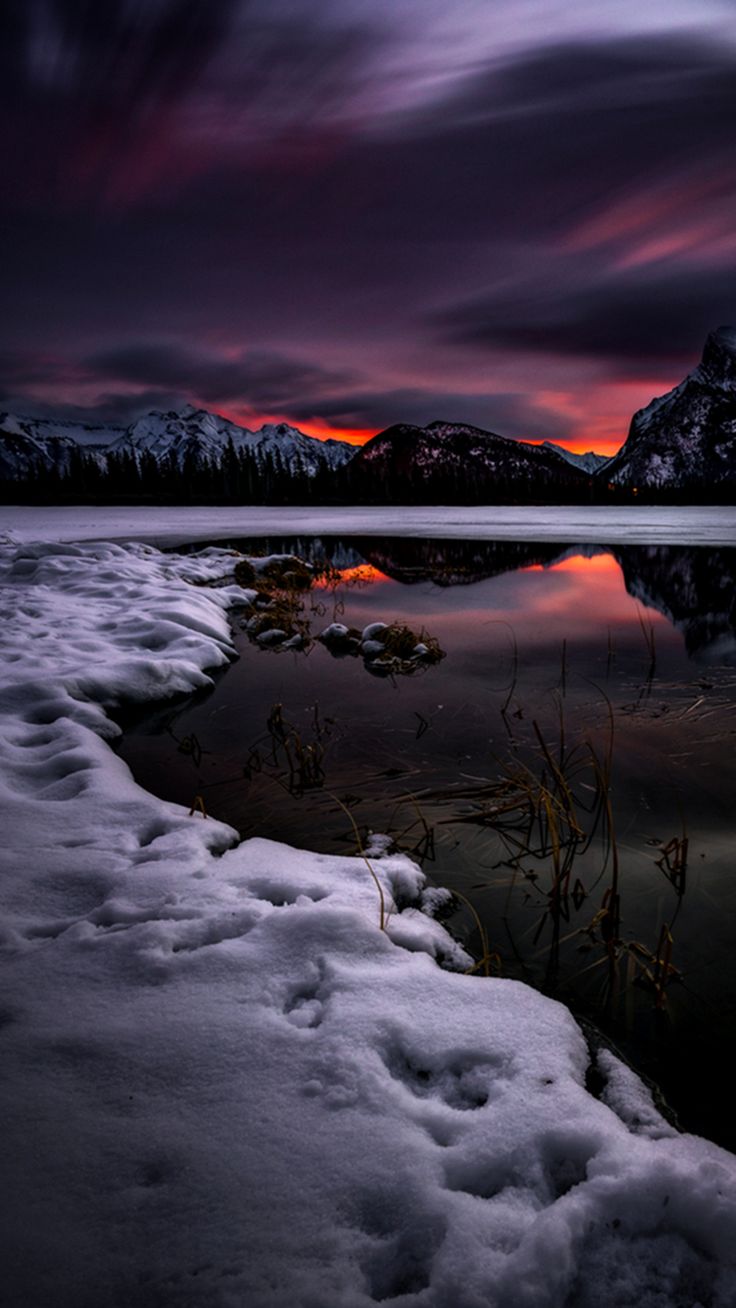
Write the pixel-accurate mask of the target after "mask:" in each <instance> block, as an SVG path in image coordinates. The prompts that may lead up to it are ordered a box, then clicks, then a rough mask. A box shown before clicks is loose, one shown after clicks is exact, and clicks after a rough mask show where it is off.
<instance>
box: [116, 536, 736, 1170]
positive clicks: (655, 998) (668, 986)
mask: <svg viewBox="0 0 736 1308" xmlns="http://www.w3.org/2000/svg"><path fill="white" fill-rule="evenodd" d="M230 543H235V544H237V545H239V546H240V547H241V548H242V549H243V550H244V551H246V552H248V553H252V554H255V553H268V552H294V553H297V554H300V555H301V556H302V557H307V558H311V559H312V560H315V561H321V560H325V559H327V560H329V561H330V562H331V563H332V564H333V566H334V567H336V568H337V569H339V570H340V577H339V578H338V577H334V576H333V578H332V582H331V584H330V585H329V586H326V587H324V586H323V587H318V588H315V589H314V590H312V591H311V592H309V593H308V594H306V595H305V596H304V597H303V606H304V607H303V612H302V618H303V620H304V621H305V622H308V623H309V624H310V629H311V631H312V633H313V634H314V635H316V634H317V632H319V631H320V630H321V629H322V628H323V627H325V626H326V625H327V624H328V623H329V622H330V621H332V620H333V618H336V619H337V620H338V621H341V622H344V623H346V624H348V625H353V626H355V627H357V628H362V627H363V626H365V625H366V624H367V623H369V622H373V621H377V620H381V621H385V622H391V621H394V620H400V621H402V622H405V623H407V624H408V625H409V626H410V627H411V628H412V629H413V630H414V631H415V632H417V633H420V632H421V631H422V630H424V631H425V632H427V633H429V634H431V635H432V636H434V637H436V638H437V639H438V640H439V643H440V645H441V647H442V649H443V650H444V651H445V653H446V657H445V658H444V659H443V660H442V661H441V662H440V663H439V664H438V665H436V666H431V667H426V668H419V669H417V670H416V671H415V672H414V673H413V675H396V676H393V677H382V678H379V677H377V676H375V675H372V674H371V672H370V671H369V670H368V669H367V668H366V666H365V664H364V662H363V660H362V658H359V657H343V658H337V657H332V656H331V654H330V653H329V652H328V650H327V649H326V648H324V647H323V646H322V645H320V644H319V643H318V642H315V643H314V644H312V645H311V646H310V647H309V648H308V649H307V651H306V652H302V653H291V652H278V651H275V650H269V649H263V648H259V647H257V646H256V645H254V644H252V643H251V642H250V640H249V639H248V637H247V636H246V635H245V634H244V633H241V634H240V635H239V636H238V649H239V652H240V659H239V661H238V663H236V664H235V665H234V666H233V667H232V668H231V669H229V670H228V671H227V672H226V673H225V674H224V675H222V676H220V677H219V679H218V682H217V686H216V688H215V689H214V691H212V692H211V693H210V694H209V695H206V696H204V697H199V698H197V699H195V700H189V701H187V702H186V703H185V704H183V705H178V706H176V707H174V708H172V707H171V706H170V705H169V706H167V707H165V708H164V709H162V710H161V711H160V712H159V713H157V714H153V715H150V716H148V717H147V718H146V719H144V720H139V721H137V722H136V723H132V724H129V725H128V729H127V731H126V734H125V738H124V741H123V744H122V746H121V753H122V755H123V757H124V758H125V759H126V760H127V761H128V763H129V764H130V766H131V768H132V770H133V772H134V773H135V775H136V777H137V778H138V779H139V780H140V781H141V782H142V784H144V785H145V786H146V787H148V788H149V789H151V790H153V791H154V792H156V793H158V794H160V795H162V796H164V797H165V798H167V799H174V800H177V801H179V802H181V803H186V804H189V803H190V802H191V801H192V799H193V797H194V795H195V794H200V795H202V797H203V798H204V802H205V805H206V808H207V811H208V812H209V813H211V814H213V815H214V816H216V817H218V818H222V819H223V820H224V821H227V822H230V823H232V825H234V826H236V827H237V828H238V829H239V830H240V831H241V833H242V834H243V835H244V836H248V835H253V834H258V835H265V836H270V837H273V838H274V839H278V840H284V841H287V842H289V843H291V844H294V845H297V846H306V847H310V848H316V849H320V850H323V851H326V852H345V851H350V852H354V850H355V836H354V832H353V829H352V826H351V824H350V822H349V821H348V819H347V818H346V815H345V812H344V811H343V808H341V806H340V804H339V803H338V802H337V800H340V801H341V803H342V804H343V805H345V806H346V807H347V808H348V809H349V810H350V813H351V814H352V816H353V818H354V820H355V822H356V824H357V825H358V828H359V829H360V830H361V831H365V830H370V829H372V830H376V831H382V832H390V833H391V834H393V835H394V837H395V838H396V840H397V842H398V843H399V845H400V846H401V847H402V848H405V849H408V850H410V851H413V852H414V853H415V855H416V856H418V857H422V858H423V860H424V866H425V869H426V870H427V871H428V873H429V874H430V876H431V877H432V878H433V879H435V880H436V881H437V882H438V883H439V884H444V885H449V886H450V887H453V888H455V889H457V890H458V891H460V892H462V894H463V895H465V896H467V898H468V899H470V900H471V902H472V903H473V904H474V906H475V908H476V910H477V912H478V914H479V915H480V917H481V919H482V922H483V924H484V927H485V930H486V932H487V935H488V945H489V954H491V955H492V960H491V962H490V963H489V968H490V970H491V971H492V972H500V973H501V974H502V975H505V976H514V977H518V978H521V979H524V980H526V981H529V982H530V983H532V984H533V985H536V986H538V987H539V988H541V989H543V990H545V991H546V992H547V993H551V994H554V995H556V996H558V997H559V998H562V999H564V1000H565V1001H566V1002H568V1003H570V1004H571V1005H572V1007H573V1008H574V1009H575V1011H576V1012H578V1013H580V1014H582V1015H586V1016H588V1017H590V1018H592V1020H593V1021H594V1022H596V1023H597V1024H598V1025H599V1026H600V1027H601V1028H602V1029H603V1030H605V1031H606V1032H607V1034H608V1035H609V1036H610V1037H611V1038H613V1039H614V1041H615V1042H617V1044H618V1046H619V1047H620V1049H621V1050H622V1051H623V1052H624V1053H625V1055H626V1056H627V1057H629V1058H630V1059H631V1061H632V1062H633V1063H634V1065H635V1066H637V1067H638V1068H639V1069H640V1070H641V1071H643V1072H644V1073H645V1074H646V1075H648V1076H650V1077H652V1078H654V1079H655V1080H656V1081H657V1082H658V1083H659V1084H660V1085H661V1086H662V1088H663V1090H664V1092H665V1094H666V1097H667V1099H668V1101H669V1102H670V1103H671V1104H672V1105H673V1106H674V1107H675V1109H676V1110H677V1113H678V1115H679V1118H680V1122H681V1124H682V1125H683V1126H685V1127H687V1128H688V1129H691V1130H695V1131H698V1132H700V1133H701V1134H704V1135H708V1136H710V1137H711V1138H714V1139H717V1140H719V1141H720V1142H722V1143H724V1144H726V1145H728V1146H729V1147H730V1148H736V1131H735V1130H734V1125H733V1123H732V1112H731V1100H732V1096H733V1088H732V1086H731V1083H730V1080H729V1079H728V1077H727V1075H726V1073H725V1071H724V1068H725V1066H726V1065H727V1063H728V1054H729V1053H733V1052H734V1046H736V1039H735V1036H736V839H735V838H734V837H735V821H734V798H735V794H736V791H735V786H734V782H735V781H736V765H735V755H734V742H735V740H736V713H735V710H736V608H735V599H734V597H735V595H736V550H732V549H718V550H713V549H705V548H685V547H679V546H675V545H671V546H670V545H668V546H661V545H659V546H650V547H643V546H626V547H617V548H615V549H612V550H604V549H601V548H600V547H589V548H586V547H580V546H573V547H570V546H561V547H557V546H554V545H548V544H539V545H526V544H521V543H519V544H517V543H512V542H499V543H493V542H490V543H489V542H461V541H417V540H405V539H394V540H389V539H383V540H378V539H371V540H363V541H361V540H357V539H349V540H328V539H323V540H311V539H309V540H294V539H291V540H269V541H248V542H230ZM277 704H278V705H280V706H281V709H280V711H279V712H280V718H279V719H277V720H274V719H273V718H272V720H271V729H270V730H269V728H268V725H267V724H268V719H269V715H270V713H271V710H272V708H273V706H274V705H277ZM281 723H285V724H286V727H285V729H284V728H283V727H282V725H281ZM284 735H286V739H287V745H286V747H285V746H284V741H283V736H284ZM200 751H201V752H200ZM300 751H301V754H300ZM305 751H306V752H305ZM300 758H301V759H302V761H304V760H306V763H305V765H304V766H303V767H301V768H300V766H299V759H300ZM609 760H610V776H609V775H608V773H607V768H608V763H609ZM596 769H597V770H596ZM520 778H522V779H523V781H524V784H525V785H526V786H527V788H528V792H529V794H530V795H532V797H533V798H532V799H531V800H530V805H531V807H530V809H529V812H528V814H526V815H525V814H524V812H523V811H521V810H520V809H519V808H518V807H517V809H516V810H514V811H512V812H508V813H504V812H503V811H502V810H503V807H504V804H505V803H506V802H507V800H508V797H509V794H511V795H512V796H516V799H517V800H518V795H519V784H520V782H519V779H520ZM544 795H547V796H548V798H547V800H546V801H545V800H544ZM540 796H541V797H542V798H541V799H540ZM550 796H551V798H549V797H550ZM607 798H610V813H609V812H608V809H607V804H606V800H607ZM568 801H569V805H570V806H571V807H570V808H569V809H566V805H567V804H568ZM534 804H536V808H534ZM545 805H546V806H545ZM550 805H551V807H550ZM566 812H568V813H569V812H572V813H573V814H574V820H575V822H576V823H577V824H578V827H579V832H578V834H577V836H576V838H575V839H574V840H572V838H571V829H570V822H569V821H567V820H566ZM560 842H561V844H562V846H563V847H562V849H560ZM565 842H567V843H565ZM555 846H557V848H555ZM556 858H557V860H558V861H557V863H556V862H555V859H556ZM562 873H564V875H561V874H562ZM451 926H452V928H453V929H455V930H457V931H458V932H459V933H460V934H461V935H463V936H464V938H465V939H466V941H467V943H468V945H469V947H470V948H471V949H473V950H474V951H475V952H476V954H478V953H479V952H482V947H481V937H480V934H479V932H478V930H477V928H476V926H475V923H474V919H473V918H472V916H471V914H470V912H469V910H467V909H466V908H462V909H461V910H460V911H459V912H458V913H457V914H456V915H455V916H454V918H453V919H452V922H451ZM478 984H479V985H482V984H483V980H482V979H479V981H478Z"/></svg>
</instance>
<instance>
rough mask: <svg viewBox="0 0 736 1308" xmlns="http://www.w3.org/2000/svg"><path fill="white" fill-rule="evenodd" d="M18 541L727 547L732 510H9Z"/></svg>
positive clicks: (734, 522)
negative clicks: (286, 539) (344, 540)
mask: <svg viewBox="0 0 736 1308" xmlns="http://www.w3.org/2000/svg"><path fill="white" fill-rule="evenodd" d="M2 513H3V525H4V530H5V531H10V532H12V534H13V536H14V537H15V539H17V540H25V541H28V540H39V539H48V538H51V539H53V540H65V541H81V540H145V541H148V542H149V543H150V544H152V545H158V546H164V545H169V546H175V545H181V544H185V543H188V542H190V541H197V540H210V541H212V540H226V539H228V538H230V539H237V538H238V537H240V536H268V535H280V536H285V535H336V536H347V535H351V536H420V537H427V536H435V537H443V538H445V539H450V538H456V539H462V540H521V541H523V540H531V541H540V540H551V541H557V542H560V543H566V542H570V543H581V544H588V545H617V544H623V543H628V544H630V545H635V544H637V545H654V544H657V543H666V544H671V545H733V544H734V543H736V506H734V505H722V506H703V505H676V506H671V507H669V506H668V507H664V506H658V505H636V506H635V507H629V508H619V509H612V508H608V507H601V506H596V505H593V506H590V507H589V508H585V507H582V506H580V505H553V506H549V505H527V506H526V507H524V506H521V507H515V506H512V505H503V504H502V505H490V506H488V507H483V506H481V507H465V506H462V505H461V506H458V505H451V506H449V507H444V506H442V505H437V506H432V505H431V506H429V507H422V506H417V505H410V506H396V505H390V506H387V507H385V508H362V507H359V506H358V507H355V506H353V507H351V508H325V507H320V506H316V507H310V506H305V507H304V508H299V507H289V508H288V509H284V508H278V507H274V508H268V507H261V506H250V507H243V508H215V507H212V506H203V507H198V506H196V505H187V506H186V507H168V508H150V507H144V506H132V507H131V506H120V507H116V506H114V505H102V506H99V507H94V506H90V505H81V506H74V505H45V506H40V507H39V506H31V505H28V506H25V505H6V506H5V507H4V508H3V511H2Z"/></svg>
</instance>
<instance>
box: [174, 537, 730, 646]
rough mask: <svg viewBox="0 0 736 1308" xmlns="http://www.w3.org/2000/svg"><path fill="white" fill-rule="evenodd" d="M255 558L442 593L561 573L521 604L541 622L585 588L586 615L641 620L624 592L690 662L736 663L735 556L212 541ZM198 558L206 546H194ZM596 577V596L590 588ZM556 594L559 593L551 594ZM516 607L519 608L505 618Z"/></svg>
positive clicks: (649, 548)
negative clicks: (672, 632)
mask: <svg viewBox="0 0 736 1308" xmlns="http://www.w3.org/2000/svg"><path fill="white" fill-rule="evenodd" d="M212 543H218V544H227V545H230V546H232V547H234V548H238V549H241V550H243V551H244V552H250V553H254V554H269V553H278V554H296V555H298V556H299V557H301V558H306V559H308V560H309V561H310V562H312V563H316V564H324V563H326V562H329V563H330V564H331V565H332V567H333V568H335V569H337V570H338V571H339V572H341V573H342V576H343V577H344V579H345V580H346V582H348V583H350V582H351V581H356V582H360V583H361V584H373V585H379V584H383V585H386V584H387V583H388V582H389V581H391V582H399V583H400V584H401V585H402V586H409V585H414V586H415V585H418V584H419V583H421V582H430V583H432V585H434V586H438V587H441V588H443V589H447V588H454V587H465V586H472V585H475V584H477V583H478V582H481V581H484V580H488V579H490V578H493V577H499V576H502V575H503V574H505V573H515V572H519V571H529V570H534V569H537V570H543V571H544V572H545V573H547V574H549V573H554V574H555V575H556V576H559V575H560V574H564V575H565V577H566V579H567V580H568V583H569V584H568V585H567V586H566V587H565V588H563V587H561V586H558V587H551V586H550V585H549V583H547V584H545V585H544V586H543V587H541V588H540V589H539V590H538V591H537V592H536V594H534V593H532V592H529V593H528V594H526V595H525V598H524V606H525V607H527V606H528V605H529V603H532V604H534V605H536V608H537V612H538V613H539V614H540V616H543V615H546V614H548V613H549V612H550V611H551V610H552V609H555V608H556V609H557V610H558V612H562V610H563V609H564V607H565V605H566V604H570V603H574V590H575V587H574V584H573V581H572V579H573V578H575V577H578V578H579V579H580V580H581V582H582V583H583V585H582V588H581V590H584V591H585V601H586V606H588V605H589V604H590V603H591V601H593V602H594V604H595V608H596V610H597V611H598V612H599V613H601V614H603V613H604V611H605V610H606V608H609V611H610V614H611V618H612V620H615V621H616V622H619V621H630V622H631V623H632V625H633V624H635V623H636V622H637V621H638V619H637V617H636V612H635V610H632V609H631V608H630V606H627V605H626V604H625V603H623V604H622V603H621V590H622V589H624V590H625V591H626V592H627V593H628V595H629V596H631V597H632V598H633V599H635V600H638V601H639V602H640V603H641V604H642V605H645V606H647V607H648V608H651V609H653V610H655V611H656V612H658V613H659V614H661V615H662V616H663V617H664V618H665V619H666V620H667V622H668V623H670V624H671V625H673V626H674V627H675V628H676V629H677V630H678V631H681V632H682V634H683V636H684V640H685V647H686V650H687V652H688V654H690V655H692V656H698V657H705V658H708V657H715V658H717V659H724V658H726V659H728V660H729V661H732V660H733V659H734V658H735V656H736V549H724V548H719V549H710V548H708V547H705V546H687V545H671V544H668V545H626V546H612V547H610V548H608V547H604V546H597V545H590V546H581V545H573V546H570V545H555V544H549V543H547V542H522V541H507V540H504V541H462V540H442V539H435V540H422V539H413V538H406V537H398V536H397V537H381V538H373V537H350V538H339V537H281V538H273V537H269V538H248V539H247V540H243V539H239V540H228V541H227V542H212ZM191 548H192V551H195V550H196V549H197V548H200V546H192V547H191ZM593 574H595V592H594V593H593V592H591V589H590V587H589V586H588V584H587V583H588V582H589V581H590V579H591V577H592V575H593ZM553 591H554V593H552V592H553ZM516 607H518V606H517V605H515V604H514V603H513V602H512V603H511V604H509V609H510V610H513V609H514V608H516Z"/></svg>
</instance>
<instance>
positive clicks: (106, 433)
mask: <svg viewBox="0 0 736 1308" xmlns="http://www.w3.org/2000/svg"><path fill="white" fill-rule="evenodd" d="M124 432H125V428H124V427H113V426H108V427H106V426H101V425H99V424H97V425H95V424H92V423H82V422H68V421H65V420H64V419H58V420H57V419H54V418H20V417H17V416H16V415H15V414H12V413H0V477H2V478H5V479H7V480H11V481H12V480H14V479H15V478H17V477H24V476H26V475H27V474H28V473H29V472H30V471H31V470H32V469H33V468H34V467H37V466H38V465H39V464H41V465H45V466H46V467H57V468H65V467H66V466H67V464H68V462H69V457H70V455H71V454H72V453H73V452H74V450H78V449H80V448H83V449H84V450H85V451H86V452H87V453H94V454H95V456H97V455H98V454H99V453H101V452H102V451H103V449H104V448H109V447H110V446H111V445H112V444H113V442H114V441H116V440H119V439H120V437H121V436H122V435H123V434H124ZM98 461H99V459H98ZM102 462H103V463H104V455H103V458H102Z"/></svg>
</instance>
